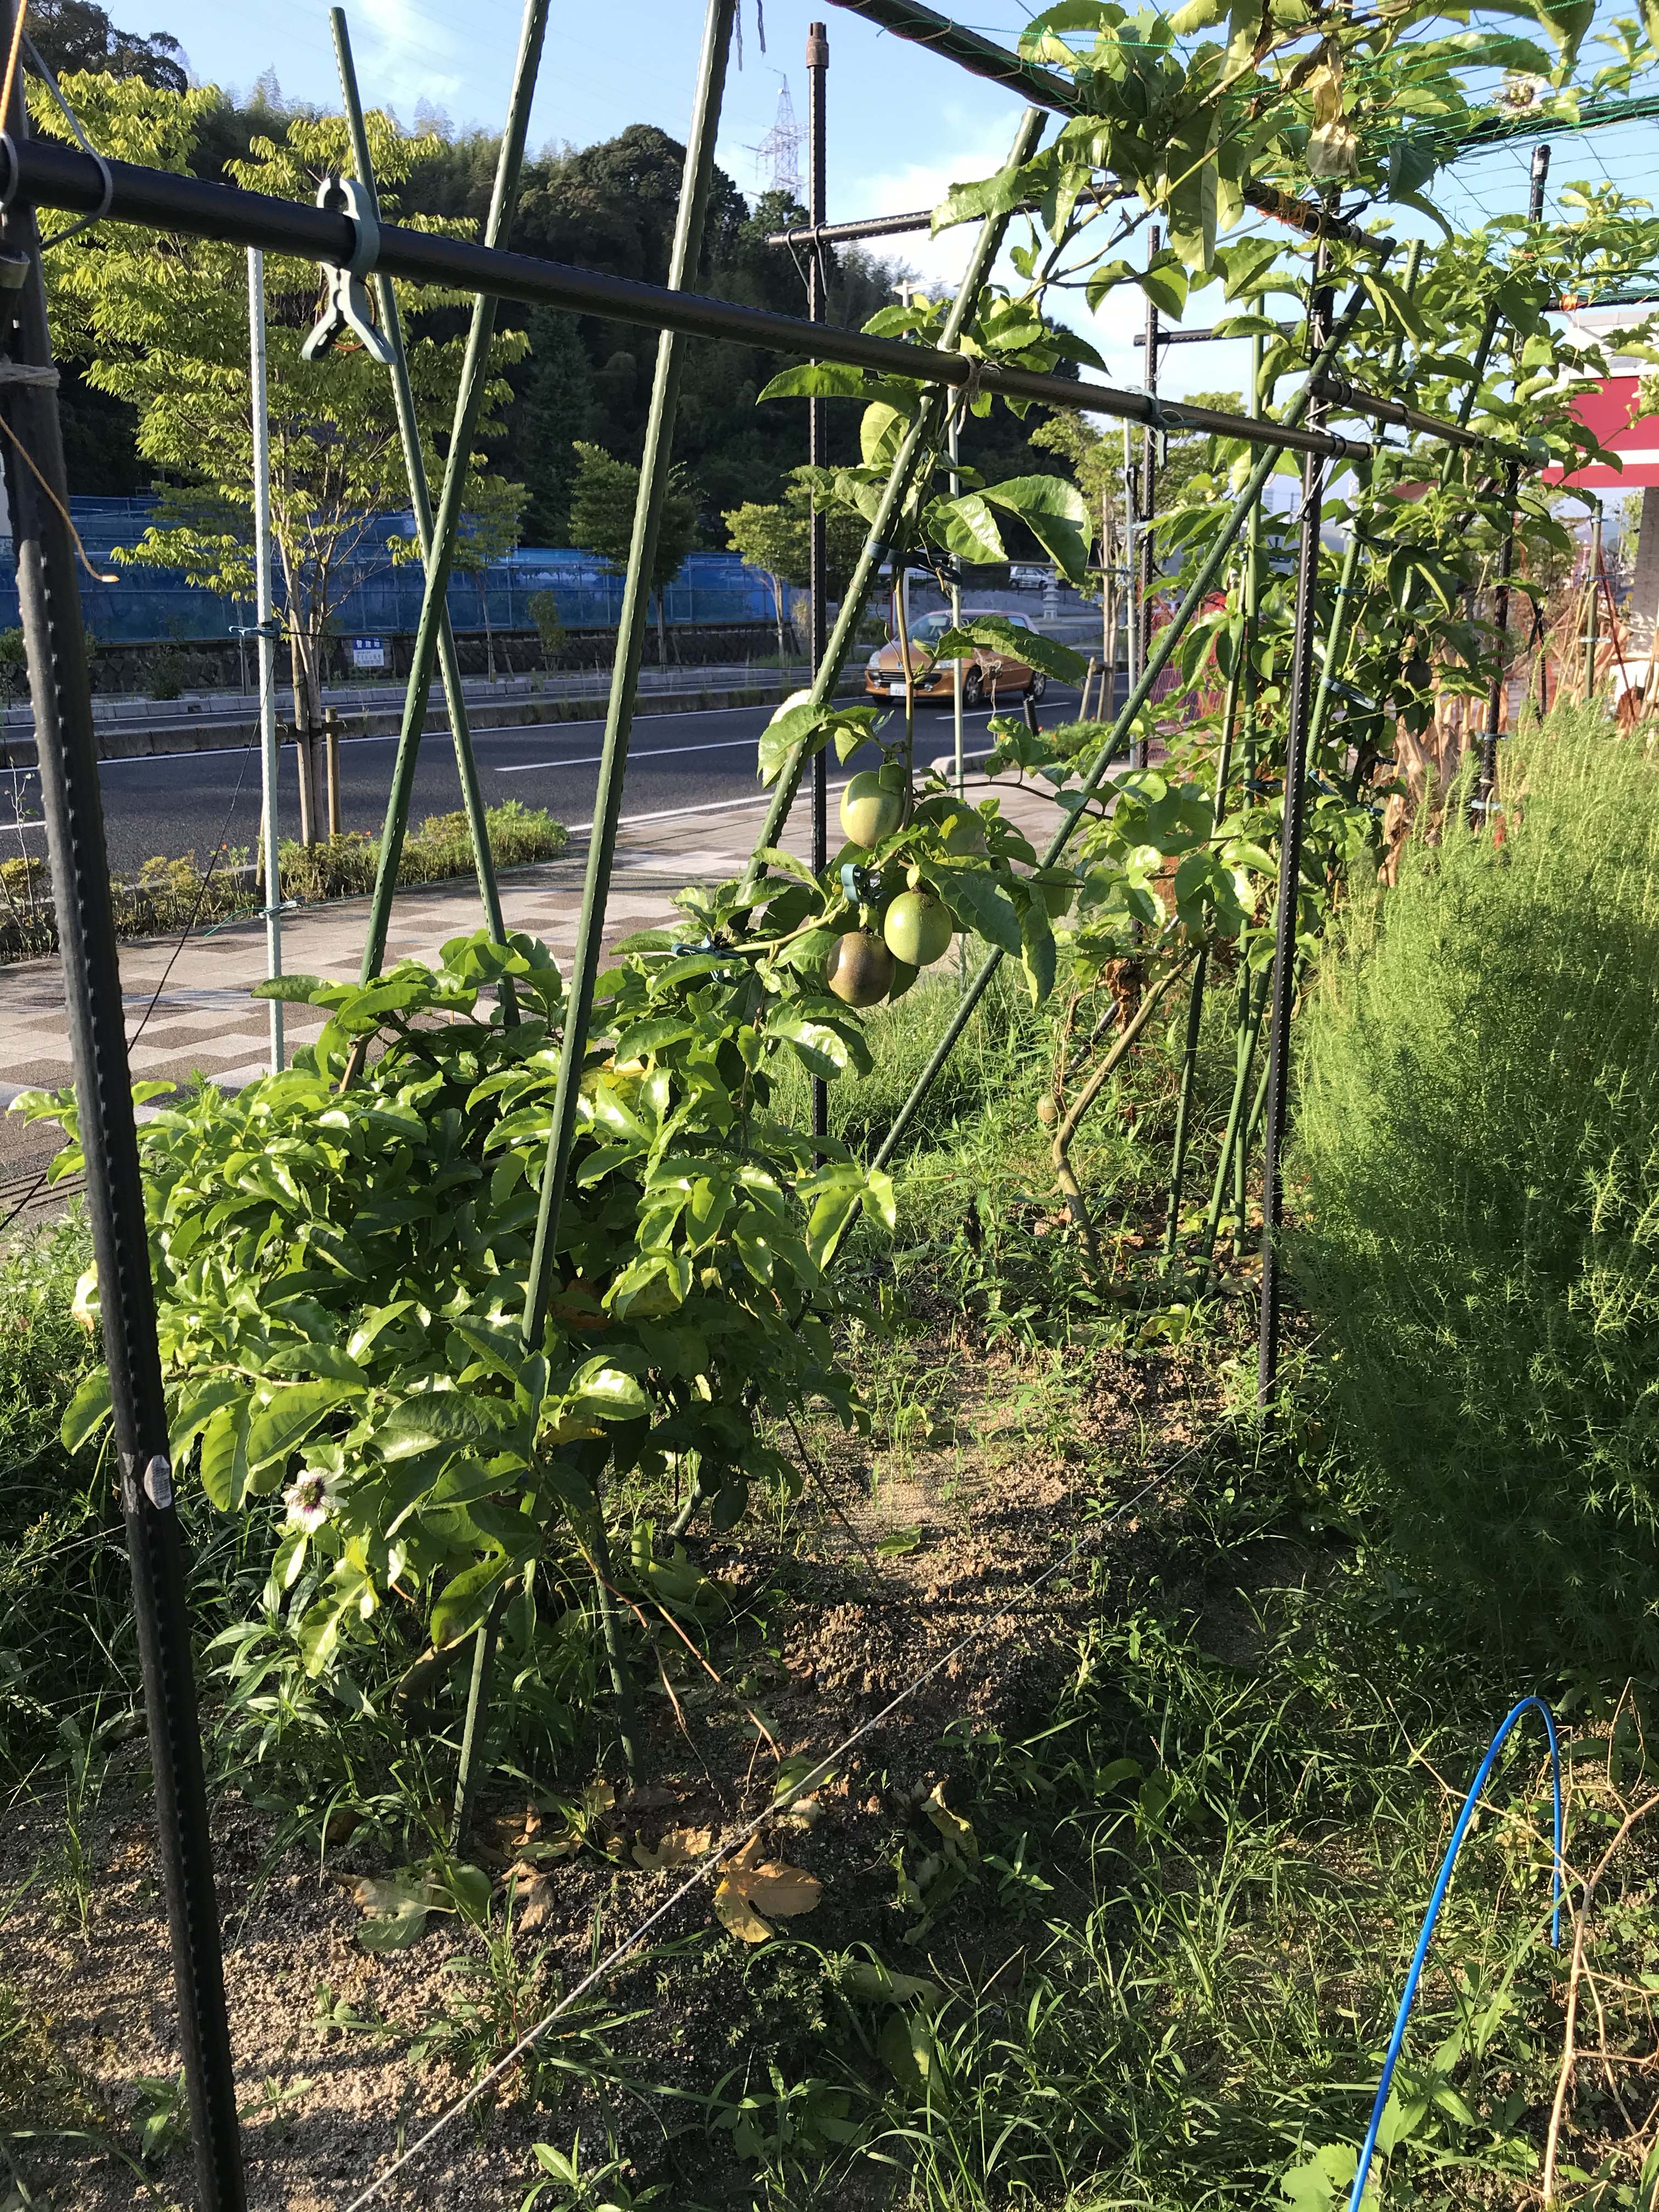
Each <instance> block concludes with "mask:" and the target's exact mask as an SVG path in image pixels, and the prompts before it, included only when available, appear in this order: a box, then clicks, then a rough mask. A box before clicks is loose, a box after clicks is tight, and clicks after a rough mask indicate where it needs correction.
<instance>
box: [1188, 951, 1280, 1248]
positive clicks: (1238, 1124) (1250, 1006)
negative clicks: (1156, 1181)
mask: <svg viewBox="0 0 1659 2212" xmlns="http://www.w3.org/2000/svg"><path fill="white" fill-rule="evenodd" d="M1240 981H1241V994H1240V995H1241V996H1242V998H1243V1003H1244V1015H1243V1020H1242V1021H1241V1022H1240V1024H1239V1029H1238V1037H1237V1051H1236V1054H1235V1064H1234V1069H1233V1095H1232V1097H1231V1100H1230V1101H1229V1102H1228V1106H1227V1126H1226V1128H1225V1132H1224V1133H1223V1136H1222V1139H1221V1157H1220V1158H1219V1159H1218V1161H1217V1162H1216V1169H1215V1180H1214V1182H1213V1183H1212V1185H1211V1188H1210V1204H1209V1208H1208V1211H1207V1212H1206V1214H1205V1217H1204V1228H1203V1232H1202V1235H1201V1237H1200V1241H1199V1249H1198V1257H1199V1261H1200V1264H1201V1267H1202V1269H1203V1273H1204V1274H1205V1276H1206V1278H1207V1276H1208V1274H1209V1272H1210V1263H1211V1261H1212V1260H1213V1259H1214V1257H1215V1246H1216V1238H1217V1237H1218V1236H1219V1234H1220V1232H1221V1217H1222V1214H1223V1212H1225V1209H1226V1204H1227V1184H1228V1182H1229V1180H1230V1179H1231V1176H1232V1174H1233V1171H1234V1170H1235V1169H1236V1166H1237V1163H1238V1162H1239V1161H1240V1160H1242V1159H1243V1158H1244V1149H1243V1146H1241V1145H1240V1143H1239V1136H1240V1132H1241V1128H1242V1127H1243V1126H1245V1125H1244V1100H1245V1097H1246V1095H1247V1094H1248V1092H1249V1087H1250V1069H1251V1067H1252V1066H1253V1065H1254V1063H1255V1048H1256V1040H1257V1037H1258V1036H1259V1035H1260V1033H1261V1017H1262V1014H1263V1012H1264V1011H1265V1010H1266V1007H1267V986H1266V983H1265V982H1264V983H1263V984H1262V986H1261V988H1260V989H1259V990H1258V989H1255V988H1253V984H1254V982H1255V979H1254V978H1253V977H1252V975H1251V974H1250V971H1249V969H1248V968H1246V969H1244V970H1243V975H1242V977H1241V979H1240ZM1241 1187H1242V1186H1241ZM1238 1203H1239V1205H1240V1206H1241V1208H1242V1206H1243V1200H1242V1198H1240V1199H1239V1200H1238Z"/></svg>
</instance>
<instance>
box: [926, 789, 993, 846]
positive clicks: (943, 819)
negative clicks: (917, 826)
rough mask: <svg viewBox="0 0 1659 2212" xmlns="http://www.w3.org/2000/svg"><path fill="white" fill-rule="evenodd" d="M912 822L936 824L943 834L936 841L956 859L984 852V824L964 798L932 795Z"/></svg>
mask: <svg viewBox="0 0 1659 2212" xmlns="http://www.w3.org/2000/svg"><path fill="white" fill-rule="evenodd" d="M916 819H917V820H918V821H919V822H933V823H938V825H939V828H940V829H942V830H943V832H944V836H943V837H942V838H941V840H940V842H941V843H942V844H943V845H944V847H945V851H946V852H947V853H950V854H954V855H955V856H956V857H957V858H958V859H972V858H974V857H975V856H977V855H978V854H981V853H982V852H983V851H984V850H985V824H984V823H982V822H981V820H980V817H979V816H978V815H977V814H976V813H975V811H974V809H973V808H972V807H971V806H969V804H968V802H967V800H966V799H957V797H956V796H955V795H954V794H953V793H945V794H943V795H941V794H939V793H935V794H934V795H933V798H932V799H923V800H922V802H921V805H920V806H919V807H917V809H916Z"/></svg>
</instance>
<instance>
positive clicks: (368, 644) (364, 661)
mask: <svg viewBox="0 0 1659 2212" xmlns="http://www.w3.org/2000/svg"><path fill="white" fill-rule="evenodd" d="M351 665H352V666H353V667H354V668H384V667H385V666H386V640H385V639H384V638H383V637H354V638H353V639H352V641H351Z"/></svg>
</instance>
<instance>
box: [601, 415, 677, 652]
mask: <svg viewBox="0 0 1659 2212" xmlns="http://www.w3.org/2000/svg"><path fill="white" fill-rule="evenodd" d="M575 451H576V463H577V466H576V481H575V484H574V489H572V492H571V497H570V534H571V537H572V538H573V539H574V542H575V544H577V545H578V546H580V549H581V550H582V551H583V552H584V553H592V554H593V555H595V556H597V557H598V558H599V560H601V561H603V562H604V563H605V566H606V568H609V569H611V571H612V573H613V574H616V575H618V576H621V575H625V574H627V571H628V549H629V546H630V545H631V544H633V541H634V503H635V500H636V498H637V497H638V495H639V489H640V472H639V471H638V469H637V468H635V465H634V464H633V462H632V461H619V460H617V459H616V458H615V456H614V455H613V454H611V453H606V452H605V450H604V449H603V447H599V446H590V445H587V444H586V443H583V442H581V441H578V443H577V446H576V448H575ZM696 542H697V504H696V500H695V498H694V497H693V496H692V494H691V492H690V489H689V488H688V486H687V484H686V481H685V471H684V469H683V468H682V467H680V466H678V465H676V466H675V467H674V469H673V470H672V471H671V473H670V477H669V483H668V489H667V495H666V496H665V499H664V501H663V506H662V526H661V528H660V530H659V532H658V534H657V558H656V561H655V563H654V564H653V568H652V570H651V575H650V579H649V582H650V588H651V591H652V592H653V594H654V596H655V599H656V602H657V661H658V665H659V666H660V667H665V666H666V665H667V663H668V628H667V621H666V617H665V614H664V611H663V593H664V592H665V591H666V589H667V588H668V586H669V585H670V584H671V583H672V582H673V580H674V579H675V577H676V576H678V574H679V572H680V567H681V564H682V562H684V559H685V556H686V555H687V554H688V553H689V552H690V550H691V548H692V547H693V546H694V545H695V544H696Z"/></svg>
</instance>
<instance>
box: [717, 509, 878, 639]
mask: <svg viewBox="0 0 1659 2212" xmlns="http://www.w3.org/2000/svg"><path fill="white" fill-rule="evenodd" d="M720 520H722V521H723V522H724V523H725V525H726V541H727V543H728V544H730V546H731V548H732V551H733V552H734V553H741V554H742V556H743V557H744V560H745V561H746V562H748V563H749V565H750V568H760V569H763V571H764V572H765V574H767V575H769V577H770V578H771V580H772V599H773V605H774V606H775V609H776V612H777V624H778V658H779V659H780V660H781V659H783V654H784V645H783V608H784V601H783V587H784V586H785V585H786V584H788V585H792V586H793V587H794V589H795V590H796V591H798V592H804V591H807V590H809V589H810V588H811V580H812V559H811V525H812V486H811V470H810V469H805V468H801V469H793V470H792V471H790V475H789V481H788V483H787V485H786V486H785V488H784V494H783V497H782V499H781V500H777V501H773V502H772V503H771V504H770V505H769V506H767V505H762V504H760V503H758V502H757V501H754V500H748V501H744V505H743V506H741V507H733V508H732V509H731V510H730V511H729V512H728V513H726V514H724V515H722V516H721V518H720ZM824 520H825V525H826V527H825V531H824V538H825V545H824V551H825V556H826V565H827V568H828V572H829V573H828V574H827V575H826V576H825V578H824V596H825V598H826V599H839V598H840V597H841V595H842V592H844V591H845V590H846V588H847V580H848V577H849V576H850V575H851V574H852V573H853V567H854V562H856V561H857V559H858V557H859V554H860V550H861V549H862V547H863V544H864V539H865V530H866V526H865V523H864V520H863V518H862V517H861V516H860V515H857V514H852V513H848V511H847V509H846V508H845V507H827V508H826V510H825V515H824Z"/></svg>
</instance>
